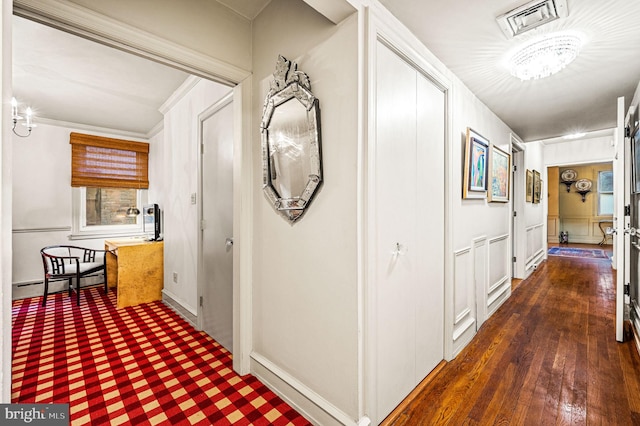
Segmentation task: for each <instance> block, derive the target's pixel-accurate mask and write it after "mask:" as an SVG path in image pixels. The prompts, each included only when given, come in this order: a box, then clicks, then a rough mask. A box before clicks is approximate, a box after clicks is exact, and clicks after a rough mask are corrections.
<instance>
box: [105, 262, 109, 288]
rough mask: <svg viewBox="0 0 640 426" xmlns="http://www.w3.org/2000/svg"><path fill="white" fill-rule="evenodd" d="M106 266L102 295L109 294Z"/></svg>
mask: <svg viewBox="0 0 640 426" xmlns="http://www.w3.org/2000/svg"><path fill="white" fill-rule="evenodd" d="M107 284H108V283H107V265H105V266H104V294H107V293H108V292H109V286H108V285H107Z"/></svg>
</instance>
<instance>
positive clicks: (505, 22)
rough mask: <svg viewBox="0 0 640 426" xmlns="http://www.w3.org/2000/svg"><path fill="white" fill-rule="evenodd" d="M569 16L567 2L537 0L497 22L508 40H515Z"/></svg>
mask: <svg viewBox="0 0 640 426" xmlns="http://www.w3.org/2000/svg"><path fill="white" fill-rule="evenodd" d="M568 14H569V9H568V8H567V0H543V1H540V0H535V1H532V2H529V3H527V4H524V5H522V6H520V7H518V8H516V9H513V10H512V11H510V12H507V13H505V14H504V15H501V16H498V17H497V18H496V21H498V25H500V28H501V29H502V32H503V33H504V34H505V35H506V36H507V38H513V37H515V36H517V35H518V34H522V33H523V32H525V31H529V30H531V29H533V28H536V27H539V26H540V25H543V24H546V23H547V22H551V21H555V20H556V19H559V18H565V17H566V16H567V15H568Z"/></svg>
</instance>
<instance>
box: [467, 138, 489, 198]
mask: <svg viewBox="0 0 640 426" xmlns="http://www.w3.org/2000/svg"><path fill="white" fill-rule="evenodd" d="M488 157H489V141H488V140H487V139H485V138H484V137H482V136H481V135H480V134H478V133H476V132H475V131H474V130H473V129H471V128H469V127H467V142H466V146H465V154H464V180H463V185H462V198H487V181H488V179H487V163H488Z"/></svg>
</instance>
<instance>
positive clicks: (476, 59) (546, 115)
mask: <svg viewBox="0 0 640 426" xmlns="http://www.w3.org/2000/svg"><path fill="white" fill-rule="evenodd" d="M217 1H219V2H220V3H222V4H225V5H226V6H228V7H231V8H233V9H234V10H235V11H236V12H237V13H239V14H240V15H242V16H245V17H247V18H248V19H252V18H253V17H255V16H256V15H257V14H258V13H259V12H260V11H261V10H262V9H263V8H264V7H265V6H266V5H267V4H268V3H269V1H270V0H217ZM380 1H381V3H382V4H384V5H385V6H386V7H387V8H388V9H389V10H390V11H391V12H392V13H393V14H394V15H395V16H396V17H397V18H398V19H400V20H401V21H402V22H404V24H405V25H406V26H407V27H408V28H409V29H410V30H411V31H412V32H413V33H414V34H415V35H416V36H417V37H418V38H419V39H420V40H422V42H423V43H424V44H425V45H426V46H427V47H428V48H429V49H430V50H431V51H432V52H433V53H434V54H435V55H436V56H437V57H438V58H439V59H440V60H441V61H442V62H443V63H444V64H445V65H446V66H447V67H448V68H449V69H450V70H451V71H453V73H454V74H456V75H457V76H458V77H459V78H460V79H461V80H462V81H463V82H464V83H465V84H466V85H467V86H468V87H469V89H471V91H472V92H474V93H475V94H476V96H477V97H478V98H479V99H480V100H481V101H482V102H484V103H485V104H486V105H488V106H489V108H490V109H491V110H493V111H494V112H495V113H496V114H497V115H498V116H499V117H500V118H501V119H502V120H503V121H504V122H506V123H507V125H509V126H510V127H511V128H512V129H513V130H514V131H515V132H516V133H517V134H518V135H519V136H520V137H521V138H523V139H524V140H525V141H531V140H537V139H546V138H552V137H557V136H561V135H564V134H567V133H573V132H576V131H592V130H600V129H604V128H612V127H615V125H616V104H617V101H616V100H617V98H618V97H619V96H625V97H626V99H627V102H629V101H630V99H631V97H632V96H633V93H634V90H635V88H636V86H637V85H638V81H640V25H638V21H639V20H640V1H637V0H607V1H598V0H581V1H578V0H567V4H568V9H569V16H568V17H567V18H562V19H560V20H557V21H554V22H551V23H549V24H545V25H543V26H541V27H538V28H537V29H535V30H533V31H530V32H528V33H524V34H522V35H520V36H518V37H516V38H514V39H511V40H509V39H507V37H506V36H505V35H504V34H503V33H502V31H501V30H500V27H499V26H498V24H497V23H496V20H495V18H496V17H497V16H499V15H501V14H503V13H505V12H508V11H509V10H512V9H514V8H516V7H518V6H520V5H522V4H524V3H526V1H523V0H518V1H512V0H482V1H469V0H448V1H446V2H444V1H436V0H430V1H426V0H380ZM559 30H578V31H581V32H583V33H584V34H585V36H586V37H587V43H586V44H585V45H584V47H583V48H582V52H581V53H580V55H579V57H578V58H577V59H576V60H575V61H574V62H573V63H572V64H570V65H569V66H568V67H567V68H566V69H564V70H563V71H561V72H560V73H558V74H556V75H554V76H551V77H548V78H546V79H541V80H533V81H526V82H522V81H520V80H518V79H516V78H515V77H512V76H511V75H510V74H509V72H508V71H507V70H506V68H504V66H503V65H502V63H503V60H504V58H505V54H506V53H507V52H508V51H509V50H511V49H513V48H514V47H515V46H517V45H518V44H520V43H522V42H523V41H524V40H526V39H528V38H530V37H532V36H534V35H539V34H544V33H548V32H554V31H559ZM284 53H286V52H284ZM187 77H188V75H187V74H185V73H183V72H181V71H178V70H175V69H171V68H168V67H166V66H163V65H160V64H157V63H154V62H151V61H148V60H146V59H142V58H139V57H136V56H133V55H130V54H127V53H124V52H120V51H118V50H115V49H112V48H110V47H106V46H102V45H99V44H97V43H94V42H90V41H87V40H83V39H81V38H78V37H76V36H72V35H69V34H66V33H63V32H60V31H57V30H54V29H51V28H48V27H45V26H42V25H39V24H36V23H33V22H31V21H27V20H25V19H22V18H18V17H15V18H14V93H15V96H16V97H17V98H18V99H19V101H23V102H24V103H29V104H31V105H32V106H33V107H34V108H35V110H36V114H37V116H38V117H45V118H47V119H54V120H61V121H69V122H76V123H83V124H89V125H94V126H99V127H107V128H115V129H121V130H127V131H131V132H137V133H141V134H145V133H147V132H149V131H150V130H151V129H152V128H153V127H154V126H155V125H156V124H157V123H159V122H160V121H161V119H162V117H161V115H160V113H159V112H158V107H159V106H160V105H161V104H162V103H163V102H164V101H165V100H166V99H167V98H168V97H169V96H170V94H171V93H173V91H174V90H175V89H176V88H177V87H179V86H180V84H181V83H182V82H183V81H184V80H185V79H186V78H187Z"/></svg>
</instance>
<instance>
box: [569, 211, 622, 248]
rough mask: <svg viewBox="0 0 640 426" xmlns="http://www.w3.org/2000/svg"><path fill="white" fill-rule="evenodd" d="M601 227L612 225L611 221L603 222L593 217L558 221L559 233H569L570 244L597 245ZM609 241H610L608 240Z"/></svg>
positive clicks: (601, 234) (601, 235)
mask: <svg viewBox="0 0 640 426" xmlns="http://www.w3.org/2000/svg"><path fill="white" fill-rule="evenodd" d="M601 222H602V227H603V228H606V227H607V226H611V225H612V223H613V222H612V220H605V219H600V218H595V217H566V216H565V217H562V218H561V219H560V221H559V232H561V231H566V232H568V233H569V242H570V243H582V244H598V243H599V242H600V241H602V237H603V232H602V229H600V225H601ZM609 241H611V239H609Z"/></svg>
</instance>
